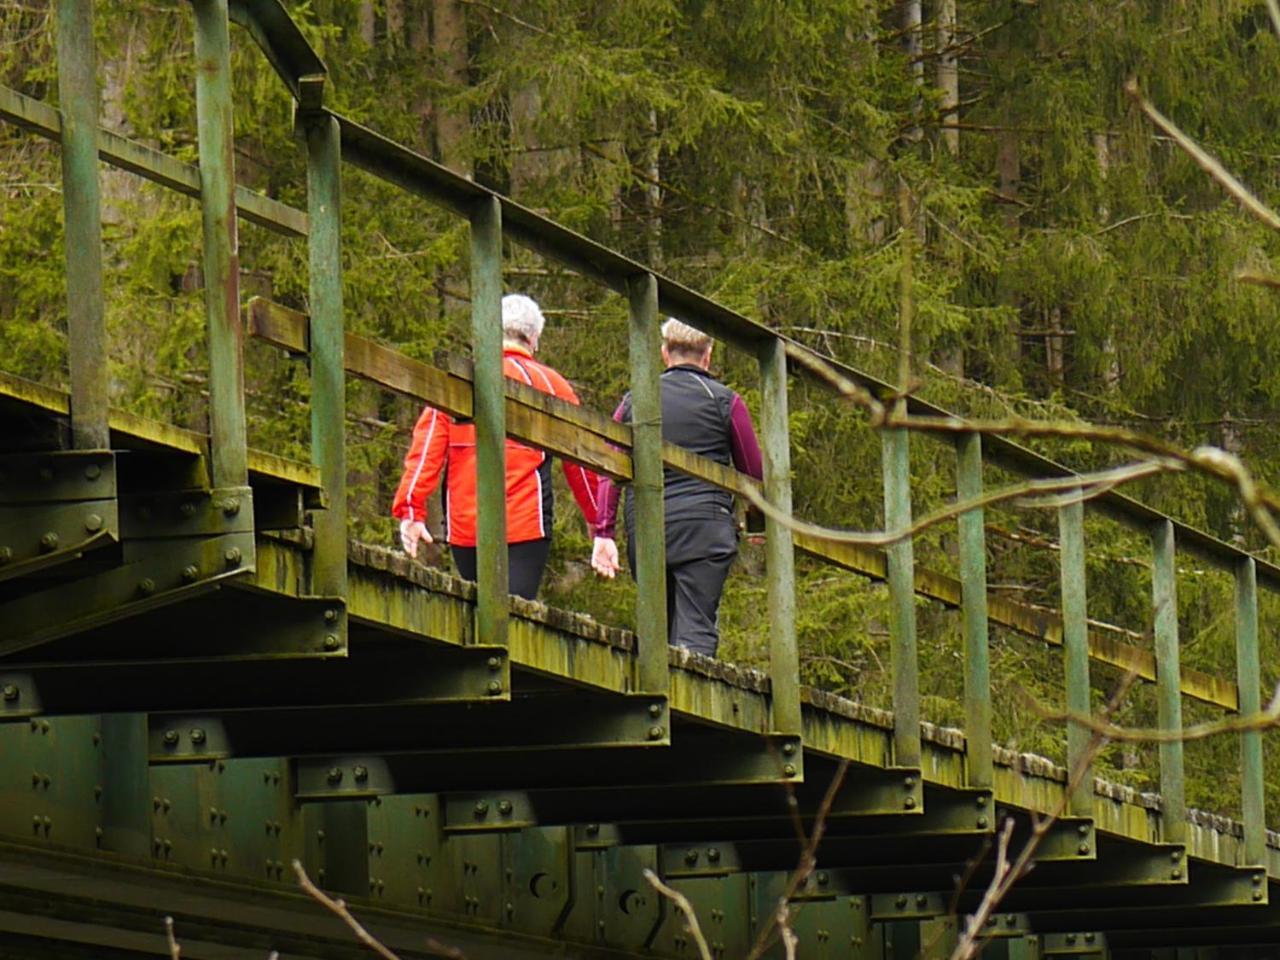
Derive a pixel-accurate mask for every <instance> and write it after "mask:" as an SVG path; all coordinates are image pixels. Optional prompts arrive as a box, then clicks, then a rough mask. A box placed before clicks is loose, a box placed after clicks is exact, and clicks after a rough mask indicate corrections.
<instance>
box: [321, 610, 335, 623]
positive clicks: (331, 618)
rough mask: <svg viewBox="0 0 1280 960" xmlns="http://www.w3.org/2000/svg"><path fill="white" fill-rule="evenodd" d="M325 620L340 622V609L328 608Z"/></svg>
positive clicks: (327, 621)
mask: <svg viewBox="0 0 1280 960" xmlns="http://www.w3.org/2000/svg"><path fill="white" fill-rule="evenodd" d="M324 622H325V623H337V622H338V611H337V610H335V609H333V607H330V608H329V609H328V610H326V611H325V612H324Z"/></svg>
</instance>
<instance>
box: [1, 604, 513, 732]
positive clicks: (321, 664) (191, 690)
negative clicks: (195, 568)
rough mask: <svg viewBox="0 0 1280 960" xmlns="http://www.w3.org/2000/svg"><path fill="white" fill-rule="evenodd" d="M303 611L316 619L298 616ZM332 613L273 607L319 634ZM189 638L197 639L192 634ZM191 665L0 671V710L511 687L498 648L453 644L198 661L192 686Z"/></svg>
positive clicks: (464, 693) (401, 695)
mask: <svg viewBox="0 0 1280 960" xmlns="http://www.w3.org/2000/svg"><path fill="white" fill-rule="evenodd" d="M228 602H230V601H228ZM308 608H310V610H312V611H315V612H318V613H319V617H318V618H317V617H316V616H315V612H311V613H308V612H306V611H307V609H308ZM337 609H338V608H335V607H329V606H327V605H323V604H321V603H318V602H315V601H312V602H309V603H306V604H303V605H302V606H301V607H293V608H291V609H289V610H287V611H281V613H283V614H284V618H285V619H297V621H298V622H299V624H300V626H301V628H302V629H304V630H315V631H328V630H329V628H330V626H331V625H332V622H336V621H330V619H329V618H328V617H327V616H326V614H327V612H328V611H330V610H335V611H336V610H337ZM304 614H305V616H304ZM263 619H264V620H265V618H263ZM272 622H275V621H274V620H273V621H272ZM178 626H179V624H178V622H177V621H176V620H174V621H173V623H172V626H169V627H166V628H165V629H163V630H161V631H160V632H161V633H163V634H166V635H172V631H173V630H174V629H177V628H178ZM327 636H328V634H327V632H326V633H317V634H316V636H315V637H314V638H313V639H312V640H311V641H306V640H304V641H303V643H304V644H305V645H312V644H318V645H319V646H321V647H323V646H324V641H325V639H326V637H327ZM193 639H194V640H195V644H196V645H197V646H200V645H201V644H200V639H199V635H198V634H197V635H196V637H195V638H193ZM273 639H278V638H273ZM277 649H281V648H280V647H277ZM191 669H192V668H191V664H190V662H189V661H185V662H184V661H182V660H177V661H175V662H171V663H158V664H157V663H140V662H137V661H130V660H121V661H117V662H115V663H110V662H107V663H103V662H98V663H94V664H92V665H85V664H82V663H80V662H79V661H77V660H73V661H70V662H65V663H62V664H55V665H46V666H44V667H35V668H31V669H28V670H25V671H16V670H15V671H8V672H6V671H5V670H4V669H0V685H3V684H6V683H15V684H18V685H19V689H20V691H21V695H20V696H18V697H15V698H14V703H13V704H12V706H11V708H10V710H8V711H6V710H5V709H4V707H5V705H4V704H3V703H0V716H2V715H4V714H5V713H6V712H9V713H12V714H14V715H21V716H33V715H40V714H45V715H59V714H90V713H120V712H136V711H145V712H151V713H165V712H173V711H210V712H220V711H261V710H265V709H267V708H288V707H292V708H300V707H325V708H327V709H329V710H331V711H332V710H334V709H335V708H352V707H357V706H387V705H420V706H425V705H429V704H435V705H439V704H451V703H458V702H472V701H481V700H483V701H490V700H494V699H501V698H502V697H504V696H505V695H506V693H507V691H509V690H510V686H511V684H510V669H509V666H508V665H507V662H506V658H505V656H504V654H503V652H502V651H498V650H485V649H484V648H482V647H473V648H470V649H467V650H456V649H452V648H448V647H430V646H427V645H425V644H424V645H422V646H421V647H410V646H407V645H406V646H398V645H391V644H386V643H379V644H372V643H357V644H356V645H355V646H354V647H352V649H351V655H350V656H348V657H338V658H331V659H322V660H314V661H312V660H299V659H294V658H288V659H281V660H262V659H256V660H253V661H252V662H248V663H245V662H237V661H213V662H209V661H205V662H202V663H201V664H200V667H199V670H200V682H199V683H198V684H197V683H192V682H191ZM495 683H496V684H497V687H496V689H495V686H494V684H495Z"/></svg>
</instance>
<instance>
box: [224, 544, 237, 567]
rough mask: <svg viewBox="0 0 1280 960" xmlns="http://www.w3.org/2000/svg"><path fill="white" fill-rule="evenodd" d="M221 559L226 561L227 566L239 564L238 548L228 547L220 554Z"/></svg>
mask: <svg viewBox="0 0 1280 960" xmlns="http://www.w3.org/2000/svg"><path fill="white" fill-rule="evenodd" d="M222 559H223V560H225V561H227V566H229V567H238V566H240V548H239V547H228V548H227V552H226V553H224V554H223V555H222Z"/></svg>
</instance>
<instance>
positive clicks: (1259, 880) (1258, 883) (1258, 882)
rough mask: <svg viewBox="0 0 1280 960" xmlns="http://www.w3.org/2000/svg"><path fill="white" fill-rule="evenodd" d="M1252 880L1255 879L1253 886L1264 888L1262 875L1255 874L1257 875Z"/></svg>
mask: <svg viewBox="0 0 1280 960" xmlns="http://www.w3.org/2000/svg"><path fill="white" fill-rule="evenodd" d="M1252 879H1253V885H1254V886H1255V887H1260V886H1262V874H1260V873H1255V874H1254V875H1253V878H1252Z"/></svg>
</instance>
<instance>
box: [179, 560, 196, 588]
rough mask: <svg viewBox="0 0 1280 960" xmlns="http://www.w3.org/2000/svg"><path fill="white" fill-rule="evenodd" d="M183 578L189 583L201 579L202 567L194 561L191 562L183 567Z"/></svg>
mask: <svg viewBox="0 0 1280 960" xmlns="http://www.w3.org/2000/svg"><path fill="white" fill-rule="evenodd" d="M182 579H183V580H185V581H186V582H187V583H195V582H196V581H197V580H199V579H200V568H199V567H197V566H196V565H195V564H194V563H189V564H187V565H186V566H185V567H183V568H182Z"/></svg>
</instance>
